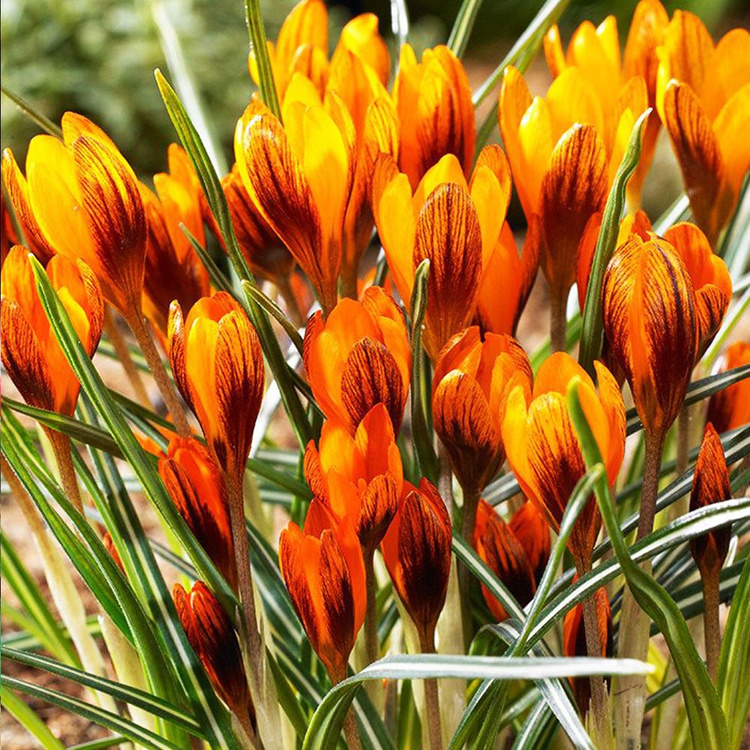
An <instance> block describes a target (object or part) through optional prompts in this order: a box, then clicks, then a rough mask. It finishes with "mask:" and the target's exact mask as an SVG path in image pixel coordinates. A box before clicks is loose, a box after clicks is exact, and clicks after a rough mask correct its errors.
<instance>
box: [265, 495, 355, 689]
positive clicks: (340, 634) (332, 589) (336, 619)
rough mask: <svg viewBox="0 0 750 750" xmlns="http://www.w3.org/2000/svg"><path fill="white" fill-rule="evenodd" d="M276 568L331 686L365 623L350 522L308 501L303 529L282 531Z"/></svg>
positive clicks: (342, 674) (341, 676)
mask: <svg viewBox="0 0 750 750" xmlns="http://www.w3.org/2000/svg"><path fill="white" fill-rule="evenodd" d="M279 564H280V567H281V575H282V577H283V578H284V582H285V583H286V587H287V589H288V590H289V596H290V597H291V599H292V604H293V605H294V609H295V610H296V612H297V614H298V615H299V618H300V620H301V621H302V625H303V626H304V628H305V631H306V632H307V636H308V638H309V639H310V643H311V644H312V647H313V649H315V653H317V654H318V656H319V657H320V659H321V661H322V662H323V664H324V665H325V666H326V669H327V670H328V673H329V675H330V676H331V679H332V681H333V682H340V681H341V680H342V679H344V678H345V677H346V665H347V662H348V660H349V654H351V651H352V649H353V648H354V642H355V641H356V639H357V633H359V630H360V628H361V627H362V623H363V622H364V618H365V606H366V598H367V595H366V591H365V569H364V562H363V560H362V550H361V548H360V545H359V540H358V539H357V534H356V532H355V531H354V527H353V525H352V523H351V521H349V519H347V518H344V519H343V520H339V519H336V518H335V516H334V515H333V514H332V513H331V511H329V510H328V509H327V508H326V507H325V506H324V505H323V504H322V503H321V502H320V501H318V500H313V501H312V502H311V503H310V507H309V509H308V511H307V518H306V519H305V525H304V529H300V528H299V526H297V524H295V523H294V522H290V523H289V525H288V526H287V528H286V529H284V531H282V532H281V538H280V540H279Z"/></svg>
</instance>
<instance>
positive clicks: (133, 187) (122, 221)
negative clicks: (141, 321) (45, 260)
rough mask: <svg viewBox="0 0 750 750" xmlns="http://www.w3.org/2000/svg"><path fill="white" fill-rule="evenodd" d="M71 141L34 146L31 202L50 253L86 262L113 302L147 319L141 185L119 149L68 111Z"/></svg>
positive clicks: (42, 138)
mask: <svg viewBox="0 0 750 750" xmlns="http://www.w3.org/2000/svg"><path fill="white" fill-rule="evenodd" d="M62 130H63V140H62V141H60V140H58V139H57V138H54V137H52V136H50V135H38V136H35V137H34V138H32V139H31V143H30V144H29V152H28V156H27V158H26V179H27V189H28V202H29V205H30V207H31V212H32V213H33V215H34V218H35V219H36V221H37V223H38V225H39V228H40V229H41V232H42V234H43V235H44V237H45V239H46V241H47V243H48V244H49V246H50V247H52V248H54V250H55V251H56V252H58V253H60V254H61V255H64V256H66V257H68V258H70V259H72V260H77V259H79V258H80V259H81V260H83V261H85V263H86V265H88V266H89V268H91V270H92V271H93V272H94V273H95V274H96V277H97V279H98V280H99V283H100V285H101V288H102V292H103V294H104V297H105V298H106V299H107V301H108V302H109V303H110V304H112V305H113V306H114V307H116V308H117V309H118V310H119V311H120V312H122V313H123V314H124V315H125V317H126V318H129V317H132V316H133V315H134V314H136V313H137V314H140V310H141V293H142V290H143V273H144V263H145V257H146V243H147V225H146V215H145V212H144V210H143V202H142V200H141V195H140V191H139V189H138V181H137V179H136V177H135V175H134V174H133V170H132V169H131V168H130V165H129V164H128V163H127V162H126V161H125V159H124V157H123V156H122V154H121V153H120V152H119V151H118V150H117V147H116V146H115V144H114V143H113V142H112V141H111V139H110V138H109V137H108V136H107V135H106V134H105V133H104V131H103V130H101V129H100V128H98V127H97V126H96V125H94V124H93V123H92V122H90V121H89V120H87V119H86V118H85V117H82V116H81V115H77V114H74V113H73V112H66V113H65V114H64V115H63V118H62Z"/></svg>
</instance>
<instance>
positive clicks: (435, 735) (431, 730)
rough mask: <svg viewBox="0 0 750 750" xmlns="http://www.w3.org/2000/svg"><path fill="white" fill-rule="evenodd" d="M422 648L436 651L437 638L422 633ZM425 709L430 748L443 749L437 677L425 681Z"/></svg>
mask: <svg viewBox="0 0 750 750" xmlns="http://www.w3.org/2000/svg"><path fill="white" fill-rule="evenodd" d="M419 640H420V644H419V646H420V649H421V651H422V653H423V654H434V653H435V638H434V635H433V636H427V635H424V634H420V637H419ZM424 710H425V714H426V719H427V736H428V737H429V738H430V750H443V728H442V726H441V721H440V694H439V692H438V682H437V680H436V679H431V680H425V681H424Z"/></svg>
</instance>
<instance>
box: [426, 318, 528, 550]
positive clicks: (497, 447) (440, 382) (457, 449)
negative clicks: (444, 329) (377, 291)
mask: <svg viewBox="0 0 750 750" xmlns="http://www.w3.org/2000/svg"><path fill="white" fill-rule="evenodd" d="M532 377H533V376H532V372H531V365H530V364H529V358H528V357H527V356H526V352H524V350H523V349H522V348H521V345H520V344H519V343H518V342H517V341H516V340H515V339H514V338H511V337H510V336H507V335H502V336H500V335H497V334H494V333H487V334H485V336H484V340H482V336H481V333H480V331H479V328H478V327H477V326H472V327H471V328H467V329H465V330H464V331H462V332H461V333H458V334H456V335H455V336H454V337H453V338H452V339H451V340H450V341H449V342H448V343H447V344H446V345H445V347H444V348H443V350H442V351H441V352H440V357H439V358H438V361H437V364H436V366H435V374H434V378H433V384H432V416H433V422H434V425H435V432H437V434H438V435H439V436H440V439H441V440H442V442H443V444H444V445H445V447H446V449H447V450H448V454H449V455H450V457H451V463H452V464H453V470H454V471H455V473H456V476H457V477H458V481H459V483H460V485H461V488H462V489H463V492H464V511H463V512H464V521H463V527H462V528H463V533H464V536H466V538H467V539H468V540H470V539H471V535H472V528H473V525H474V519H473V516H474V514H475V513H476V503H477V501H478V499H479V493H480V492H481V491H482V489H484V487H485V485H486V484H487V482H488V481H489V480H490V479H491V478H492V476H493V475H494V474H495V472H496V471H497V470H498V468H499V467H500V465H501V464H502V462H503V461H504V459H505V454H504V452H503V442H502V436H501V426H502V422H503V415H504V412H505V402H506V399H507V397H508V393H509V392H510V390H511V389H512V388H513V387H514V386H516V385H522V386H523V387H524V388H525V389H526V390H527V391H528V392H530V391H531V382H532Z"/></svg>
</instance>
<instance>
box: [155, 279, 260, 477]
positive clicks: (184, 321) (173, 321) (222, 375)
mask: <svg viewBox="0 0 750 750" xmlns="http://www.w3.org/2000/svg"><path fill="white" fill-rule="evenodd" d="M169 357H170V361H171V364H172V371H173V372H174V375H175V380H176V381H177V386H178V387H179V389H180V392H181V393H182V395H183V397H184V398H185V400H186V401H187V402H188V404H189V405H190V407H191V409H192V410H193V412H194V413H195V416H196V417H198V421H199V422H200V424H201V427H202V428H203V434H204V435H205V437H206V442H207V443H208V446H209V448H210V449H211V452H212V454H213V456H214V458H215V460H216V462H217V463H218V465H219V467H220V468H221V470H222V471H223V472H224V473H225V474H226V475H227V476H228V477H230V478H231V480H232V481H240V478H241V476H242V473H243V472H244V470H245V462H246V461H247V456H248V454H249V452H250V444H251V442H252V437H253V430H254V428H255V420H256V419H257V417H258V411H259V409H260V403H261V400H262V398H263V384H264V373H265V370H264V366H263V353H262V351H261V348H260V341H259V340H258V335H257V334H256V332H255V329H254V328H253V326H252V324H251V323H250V321H249V320H248V317H247V315H246V314H245V312H244V310H243V309H242V308H241V307H240V305H239V304H238V303H237V302H236V301H235V300H234V298H233V297H231V296H230V295H229V294H227V293H226V292H217V293H216V294H214V295H213V296H211V297H204V298H203V299H201V300H199V301H198V302H196V303H195V305H193V307H192V308H191V310H190V312H189V313H188V316H187V318H183V313H182V308H181V307H180V305H179V303H174V304H173V305H172V308H171V311H170V317H169Z"/></svg>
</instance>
